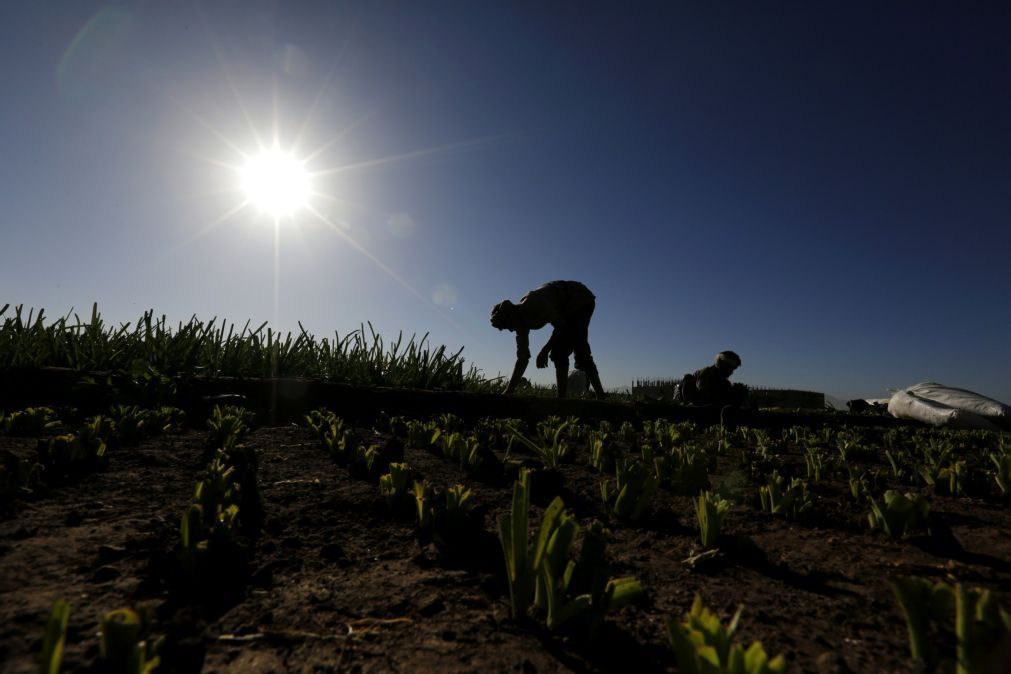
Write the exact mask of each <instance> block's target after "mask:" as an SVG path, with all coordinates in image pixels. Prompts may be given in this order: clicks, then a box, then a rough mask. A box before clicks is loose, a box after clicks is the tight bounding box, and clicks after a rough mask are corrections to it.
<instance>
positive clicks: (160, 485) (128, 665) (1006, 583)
mask: <svg viewBox="0 0 1011 674" xmlns="http://www.w3.org/2000/svg"><path fill="white" fill-rule="evenodd" d="M4 330H8V332H7V333H6V334H4V332H3V331H0V345H2V344H3V343H4V338H5V337H6V338H8V341H7V344H8V345H9V344H11V343H12V342H16V341H18V339H23V338H24V335H23V334H22V335H21V337H19V338H18V339H13V338H11V335H12V334H13V333H11V332H10V330H11V328H10V322H8V323H7V324H5V327H4ZM51 341H52V340H51ZM30 343H32V344H38V343H39V342H38V341H31V342H30ZM97 343H105V342H102V340H97V341H96V344H97ZM275 343H276V342H274V341H273V340H271V344H275ZM23 345H24V342H22V348H21V349H20V353H22V354H24V353H26V352H33V353H36V354H40V353H41V352H42V350H41V349H36V350H34V351H32V350H31V349H25V348H23ZM148 346H150V344H148ZM270 348H274V347H273V346H271V347H270ZM121 350H122V349H121ZM57 351H58V350H55V349H54V350H53V352H57ZM72 351H73V349H67V350H66V352H67V353H69V352H72ZM77 351H78V352H80V351H81V350H80V349H77ZM93 351H98V349H93ZM380 351H382V350H381V349H380ZM2 352H4V351H3V349H0V353H2ZM110 352H111V351H110ZM380 355H382V354H380ZM265 362H268V363H269V362H270V358H269V350H268V357H267V358H266V361H265ZM50 365H63V366H66V365H70V364H69V363H62V362H51V361H48V360H46V359H44V358H41V357H39V358H37V359H35V360H33V361H32V362H30V363H29V362H19V363H13V362H10V361H8V367H11V368H15V369H10V370H8V371H7V374H6V375H5V377H6V378H7V381H8V382H9V381H15V380H17V381H24V378H25V377H26V376H27V375H26V374H25V372H26V370H25V369H24V368H26V367H29V368H42V367H46V366H50ZM17 368H20V369H17ZM168 369H169V368H167V367H166V365H165V363H162V364H160V365H159V369H154V368H151V369H145V368H138V367H137V366H136V364H134V365H133V366H132V369H131V370H129V371H126V370H123V369H119V370H113V372H114V373H113V374H110V375H108V377H107V378H104V379H103V377H105V375H89V376H88V384H87V386H85V387H84V388H81V387H79V386H73V387H71V386H66V385H63V384H61V385H60V386H56V387H53V388H51V391H50V394H49V395H50V396H51V398H52V404H53V408H52V409H40V408H34V409H22V408H23V406H14V405H12V404H11V396H12V395H13V394H12V393H11V391H12V390H14V389H15V388H18V387H14V386H11V385H8V386H6V387H0V389H2V390H0V395H2V396H4V398H3V401H2V403H3V405H4V410H3V411H4V416H3V417H2V418H0V457H2V459H3V469H2V472H0V477H2V478H3V479H2V480H0V499H2V505H0V507H2V515H0V570H2V572H0V663H2V667H0V669H2V670H3V671H4V672H34V671H39V668H40V665H39V662H40V658H43V657H46V655H47V656H48V660H47V663H48V664H53V665H54V666H57V665H56V663H57V661H58V660H59V656H62V663H61V664H59V665H58V666H59V671H143V670H144V663H145V662H146V663H147V664H148V665H152V664H155V665H156V667H155V668H153V669H150V670H148V671H159V672H198V671H205V672H212V671H234V672H289V671H293V672H338V671H340V672H343V671H360V672H385V671H433V672H435V671H438V672H443V671H446V672H470V671H503V672H585V671H644V672H667V671H679V672H691V671H716V672H719V671H748V672H752V671H753V672H760V671H811V672H879V671H880V672H885V671H888V672H918V671H930V670H931V669H933V668H936V669H937V670H938V671H946V670H948V669H951V668H954V662H955V660H956V659H957V660H958V662H959V667H961V668H963V669H960V670H959V671H966V672H990V671H994V672H996V671H1006V669H1004V668H1006V663H1008V662H1011V653H1009V651H1008V650H1007V649H1008V645H1009V644H1008V639H1007V633H1008V629H1009V627H1011V619H1009V618H1008V616H1007V614H1004V613H1002V612H1001V610H1000V608H999V607H1000V605H1001V604H1003V606H1007V605H1008V604H1007V596H1008V592H1009V590H1011V562H1009V560H1011V537H1009V535H1008V532H1009V530H1011V517H1009V514H1008V512H1009V511H1008V497H1007V495H1006V492H1007V490H1008V489H1009V488H1011V443H1009V441H1008V440H1009V438H1008V436H1007V434H999V433H986V432H950V431H936V430H927V429H923V428H917V427H913V426H910V425H901V424H896V423H894V422H892V421H891V420H886V419H882V420H881V422H880V424H879V425H875V420H874V419H867V418H860V417H854V416H849V415H821V416H812V417H810V418H807V422H808V423H803V424H802V423H798V422H799V421H803V420H804V419H802V418H798V417H797V416H790V415H778V416H777V415H774V414H771V415H770V414H765V415H755V416H753V417H751V418H749V419H738V420H737V423H736V424H733V425H731V424H729V423H728V424H727V425H725V426H723V425H713V424H706V423H704V420H705V419H706V418H707V417H706V416H705V415H699V414H697V413H693V412H692V410H688V409H685V408H678V407H676V406H667V407H657V406H636V405H632V404H628V403H610V404H607V403H595V402H594V403H590V402H587V403H576V402H573V403H572V404H571V405H569V406H568V407H558V406H557V405H554V406H552V404H551V403H552V402H553V401H545V400H537V399H531V400H529V401H522V400H519V401H515V400H514V401H513V402H512V403H511V405H510V404H508V403H505V402H503V404H502V407H501V409H503V410H506V411H507V412H508V413H509V414H508V415H505V416H503V415H486V414H481V415H477V414H462V415H461V416H458V415H457V414H453V413H450V411H448V410H447V411H446V412H443V413H439V412H438V410H437V408H438V406H439V405H440V404H444V405H449V404H450V403H449V402H446V401H451V402H453V401H455V402H453V404H452V405H451V407H452V411H455V412H460V410H465V411H466V410H468V409H470V410H475V409H478V408H482V409H483V408H485V407H487V403H488V400H493V401H494V400H495V399H497V398H496V397H494V396H493V397H491V398H488V397H481V396H482V394H481V393H480V392H477V393H455V394H447V395H451V396H458V397H448V398H440V397H434V398H432V397H430V396H431V395H433V394H431V393H423V392H417V393H411V392H408V391H401V392H400V393H398V394H397V395H396V396H392V394H391V396H392V397H386V398H382V402H383V403H384V404H385V405H386V407H384V408H383V409H385V410H386V412H381V411H379V409H378V408H377V409H372V410H371V413H370V412H369V410H368V409H367V408H368V407H369V405H365V404H364V403H361V401H363V400H365V401H373V402H374V400H373V399H372V398H370V397H369V396H370V395H376V393H375V391H374V390H372V389H369V388H361V389H357V390H358V391H359V393H358V395H357V396H354V395H351V394H350V393H348V391H345V395H343V397H342V398H341V400H343V401H345V402H347V404H346V405H342V404H341V403H340V402H339V401H337V402H335V401H333V400H331V401H325V400H319V401H316V402H319V407H320V408H326V409H319V410H317V411H315V412H313V413H311V414H305V415H303V414H297V415H293V416H291V417H290V418H287V417H284V415H279V414H278V413H277V409H276V407H273V408H272V407H269V405H268V407H264V406H263V404H261V402H260V401H258V400H256V397H255V396H252V395H247V396H246V397H245V398H244V399H245V400H246V402H249V403H250V404H249V407H250V409H249V410H246V409H243V408H241V407H234V406H232V405H231V404H232V403H236V402H241V400H238V399H235V398H228V399H223V398H219V397H218V396H219V395H220V392H221V390H224V389H227V388H228V386H226V385H225V384H221V386H222V387H224V389H218V388H214V389H212V391H213V392H214V393H215V396H213V397H211V398H210V399H208V396H207V395H202V396H194V395H191V396H189V397H187V396H180V392H181V390H182V388H183V384H182V383H181V379H180V378H179V377H178V372H173V373H172V374H173V377H166V376H165V375H164V374H162V372H163V371H167V370H168ZM411 371H414V372H415V374H410V372H411ZM461 371H462V368H460V369H458V370H457V372H461ZM28 372H35V373H36V375H37V376H36V379H37V380H38V381H44V380H46V381H52V380H53V379H52V377H54V376H55V377H56V381H62V379H60V378H61V377H64V376H65V375H66V373H65V372H64V371H57V372H56V373H53V372H48V373H47V372H46V371H43V370H35V369H29V370H28ZM116 372H118V374H116ZM216 374H221V373H220V372H218V373H216ZM225 374H227V373H225ZM402 376H403V377H404V378H405V379H410V378H412V377H417V376H419V375H418V374H417V368H416V367H415V368H414V370H411V369H410V368H405V369H404V370H403V375H402ZM335 379H337V378H335ZM340 381H344V380H340ZM471 382H472V383H471V384H466V383H465V380H464V379H457V380H456V386H457V388H458V389H468V387H469V386H475V387H476V388H477V389H478V391H480V389H481V387H483V386H486V384H481V383H480V381H479V380H478V379H477V378H476V377H475V378H473V379H472V380H471ZM234 383H235V382H232V384H234ZM64 384H65V382H64ZM254 389H255V387H254ZM18 390H21V391H25V390H27V389H25V388H24V387H21V388H18ZM193 390H196V389H192V390H191V393H192V391H193ZM243 390H245V391H246V392H247V393H248V391H250V390H253V389H243ZM307 390H308V389H307ZM205 392H206V391H205ZM30 394H31V395H30V397H31V398H32V400H31V401H30V402H32V403H34V404H38V403H41V402H45V400H44V398H45V397H46V395H47V394H46V391H45V387H37V388H36V389H34V390H32V391H31V392H30ZM25 395H27V394H25ZM483 395H484V396H488V394H487V393H485V394H483ZM356 399H357V400H358V401H359V404H357V405H354V404H352V402H353V401H354V400H356ZM405 400H407V401H417V400H427V401H428V402H427V403H426V404H425V405H423V406H422V407H425V408H426V409H427V410H428V411H426V412H425V413H421V412H419V410H418V409H417V407H414V408H411V409H409V410H406V411H407V412H409V413H408V414H407V416H403V415H401V414H399V413H400V412H404V411H405V410H402V409H397V408H393V407H390V406H389V404H392V403H393V402H396V401H400V402H403V401H405ZM461 400H462V401H463V403H461ZM473 400H480V401H483V402H482V405H476V406H475V405H472V406H470V407H468V404H464V403H467V401H473ZM180 401H185V402H186V403H187V404H183V407H185V408H186V409H184V410H183V409H178V408H176V407H175V406H173V404H172V403H174V402H180ZM265 401H266V403H268V404H269V402H270V396H266V398H265ZM117 402H121V403H124V404H116V403H117ZM254 402H255V403H256V404H253V403H254ZM275 402H276V401H275ZM302 402H303V404H308V402H309V401H307V400H303V401H302ZM324 402H326V403H328V404H326V405H323V403H324ZM70 403H73V404H70ZM128 403H129V404H128ZM180 404H182V403H180ZM433 408H435V409H433ZM558 410H565V411H566V413H568V414H569V416H564V417H563V416H560V415H552V414H548V413H546V412H545V411H547V412H554V411H558ZM517 411H521V412H524V414H523V415H522V416H523V418H513V416H515V415H516V413H517ZM538 411H540V413H538ZM664 411H666V412H667V413H668V414H667V416H668V417H669V418H667V419H664V418H658V412H664ZM572 414H578V416H572ZM96 415H98V416H96ZM510 415H512V416H510ZM661 416H662V415H661ZM602 417H605V418H606V417H610V419H611V420H610V421H601V420H600V419H601V418H602ZM686 418H692V419H694V423H693V422H692V421H685V419H686ZM619 419H624V421H619ZM602 484H603V486H604V489H602ZM457 485H460V486H459V487H457ZM605 493H606V498H605V496H604V494H605ZM556 497H557V498H559V499H560V501H561V502H560V503H559V502H558V501H555V500H554V499H555V498H556ZM527 499H529V503H528V502H527ZM871 513H876V514H875V515H874V516H871V517H869V515H870V514H871ZM703 515H704V518H705V519H704V521H703ZM526 516H529V522H528V523H527V522H525V521H524V518H525V517H526ZM598 523H599V524H598ZM872 523H873V524H872ZM541 534H543V536H540V535H541ZM528 537H529V540H528ZM503 542H506V543H508V544H509V546H508V547H511V550H512V554H511V555H506V554H504V552H503ZM539 551H540V552H539ZM507 558H509V559H511V566H509V567H507V563H506V559H507ZM566 567H568V569H566ZM507 569H509V570H507ZM609 579H610V580H609ZM900 596H901V597H902V598H903V601H902V602H900V601H899V597H900ZM696 600H698V601H700V602H701V603H702V604H704V606H705V607H707V608H708V609H711V610H712V611H713V612H714V614H715V616H717V617H718V618H719V619H720V620H721V621H722V625H723V626H724V627H726V626H727V625H729V624H730V621H731V618H732V617H733V616H734V615H735V612H736V611H737V610H738V607H743V609H742V610H741V613H740V618H739V621H738V623H737V626H736V631H735V632H733V634H732V635H728V634H726V633H725V631H721V629H722V628H719V627H718V626H716V625H714V624H713V623H712V622H711V621H710V622H708V623H707V621H706V616H696V619H695V620H694V622H691V621H689V622H690V623H691V626H692V628H685V627H683V624H684V623H685V622H686V613H688V612H689V610H690V609H692V606H693V602H695V601H696ZM62 601H65V602H66V603H67V605H68V607H69V611H68V612H67V613H66V623H65V625H64V624H63V621H62V620H61V619H60V618H61V617H63V616H61V611H60V609H61V608H62V607H63V604H61V602H62ZM54 608H55V610H54ZM696 608H698V609H700V608H701V607H700V606H697V607H696ZM122 609H129V611H131V612H127V611H122ZM117 610H119V612H118V613H116V614H113V617H112V618H110V617H109V614H110V612H112V611H117ZM51 615H52V616H54V617H55V619H53V618H51ZM907 616H908V617H909V618H910V619H911V620H910V621H907ZM47 620H49V621H50V624H49V626H48V628H47ZM910 624H912V626H913V629H910V628H909V625H910ZM911 634H912V636H913V637H914V639H913V641H914V643H916V644H918V647H919V648H920V649H921V651H922V652H921V653H920V655H921V656H922V658H923V659H924V660H927V661H929V662H928V663H927V664H924V663H923V662H921V661H919V660H917V659H914V658H913V657H911V654H910V641H911V640H910V636H911ZM672 641H673V642H674V644H675V645H676V646H677V648H675V647H672ZM754 641H760V642H761V647H752V648H751V649H750V650H748V651H747V653H748V657H747V658H743V657H742V658H741V662H738V663H737V665H727V664H726V662H725V661H727V660H729V659H732V658H733V657H736V656H734V655H732V653H733V652H734V651H735V649H734V648H731V647H730V644H731V643H735V644H740V647H741V651H740V652H739V653H743V649H748V647H749V646H751V645H752V642H754ZM61 644H62V646H63V650H62V653H60V652H59V651H60V648H59V646H60V645H61ZM707 644H708V645H709V646H715V648H707V647H706V645H707ZM762 651H764V653H767V654H768V657H769V658H770V661H769V662H765V663H764V664H763V658H762V657H760V653H761V652H762ZM44 654H46V655H44ZM780 655H781V656H782V659H781V660H775V659H772V658H774V657H776V656H780ZM699 658H702V659H703V660H705V659H707V658H708V659H714V660H717V661H720V660H723V661H724V665H725V666H723V667H720V666H716V665H711V664H709V663H708V661H707V662H702V660H700V659H699ZM745 660H746V661H747V663H748V665H749V666H750V667H745V666H744V661H745ZM735 666H736V667H738V668H737V669H735V668H734V667H735ZM696 667H698V669H696ZM43 671H56V670H55V669H52V668H44V669H43Z"/></svg>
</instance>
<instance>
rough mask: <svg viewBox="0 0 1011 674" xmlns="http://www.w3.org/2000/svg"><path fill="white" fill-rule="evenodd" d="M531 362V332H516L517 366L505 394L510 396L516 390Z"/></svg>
mask: <svg viewBox="0 0 1011 674" xmlns="http://www.w3.org/2000/svg"><path fill="white" fill-rule="evenodd" d="M529 362H530V332H529V331H527V330H517V331H516V365H515V366H514V367H513V376H512V377H511V378H510V379H509V385H508V386H506V390H505V393H506V395H509V394H510V393H512V392H513V391H515V390H516V386H517V385H518V384H519V383H520V379H522V378H523V373H524V372H526V370H527V364H528V363H529Z"/></svg>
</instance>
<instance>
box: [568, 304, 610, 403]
mask: <svg viewBox="0 0 1011 674" xmlns="http://www.w3.org/2000/svg"><path fill="white" fill-rule="evenodd" d="M595 306H596V305H595V303H592V302H591V303H590V305H589V306H587V307H586V308H585V309H583V310H581V311H580V312H579V313H578V314H576V316H574V317H573V352H574V353H575V355H576V369H577V370H582V371H583V372H585V373H586V378H587V379H589V381H590V386H592V387H593V392H594V394H595V395H596V396H597V398H598V399H603V398H604V385H603V384H601V383H600V373H598V372H597V364H596V363H595V362H594V361H593V353H592V352H591V351H590V319H591V318H592V317H593V310H594V308H595Z"/></svg>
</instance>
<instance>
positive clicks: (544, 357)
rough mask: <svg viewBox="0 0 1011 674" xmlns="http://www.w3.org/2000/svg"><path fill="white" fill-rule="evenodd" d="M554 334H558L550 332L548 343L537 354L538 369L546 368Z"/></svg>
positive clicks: (555, 331)
mask: <svg viewBox="0 0 1011 674" xmlns="http://www.w3.org/2000/svg"><path fill="white" fill-rule="evenodd" d="M556 334H558V330H552V331H551V337H549V338H548V341H547V343H546V344H545V345H544V348H543V349H541V351H540V353H538V354H537V367H538V368H545V367H547V366H548V358H550V357H551V349H553V348H554V345H555V335H556Z"/></svg>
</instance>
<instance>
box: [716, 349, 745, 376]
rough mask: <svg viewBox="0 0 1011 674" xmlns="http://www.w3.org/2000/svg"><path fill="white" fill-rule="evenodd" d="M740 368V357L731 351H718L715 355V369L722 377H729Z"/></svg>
mask: <svg viewBox="0 0 1011 674" xmlns="http://www.w3.org/2000/svg"><path fill="white" fill-rule="evenodd" d="M740 366H741V357H740V356H738V355H737V354H736V353H734V352H733V351H720V352H719V353H718V354H716V367H718V368H719V370H720V373H721V374H723V376H724V377H729V376H730V375H732V374H733V373H734V370H736V369H737V368H739V367H740Z"/></svg>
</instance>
